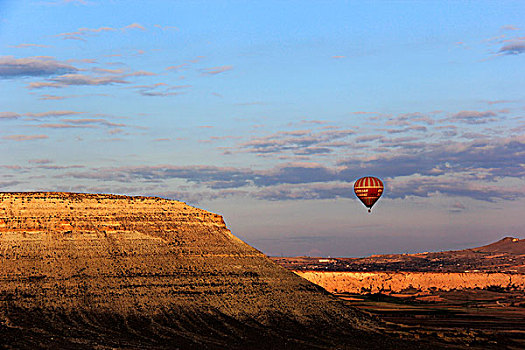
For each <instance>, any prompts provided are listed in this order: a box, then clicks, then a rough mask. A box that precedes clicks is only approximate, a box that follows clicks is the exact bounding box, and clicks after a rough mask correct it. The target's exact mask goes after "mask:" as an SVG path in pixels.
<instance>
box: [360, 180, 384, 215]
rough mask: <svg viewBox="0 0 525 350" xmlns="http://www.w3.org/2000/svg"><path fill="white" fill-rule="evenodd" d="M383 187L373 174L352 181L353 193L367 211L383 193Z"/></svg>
mask: <svg viewBox="0 0 525 350" xmlns="http://www.w3.org/2000/svg"><path fill="white" fill-rule="evenodd" d="M383 188H384V187H383V182H382V181H381V180H379V179H378V178H377V177H373V176H365V177H362V178H360V179H359V180H357V181H356V182H355V183H354V192H355V195H356V196H357V198H359V199H360V200H361V202H363V204H364V205H365V206H366V207H367V208H368V211H370V209H372V206H373V205H374V204H375V202H377V200H378V199H379V197H381V195H382V194H383Z"/></svg>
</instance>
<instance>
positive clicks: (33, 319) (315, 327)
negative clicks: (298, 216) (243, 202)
mask: <svg viewBox="0 0 525 350" xmlns="http://www.w3.org/2000/svg"><path fill="white" fill-rule="evenodd" d="M375 329H376V325H375V323H373V322H372V321H371V320H370V319H369V318H367V317H365V316H363V315H362V314H360V313H358V312H357V311H354V310H353V309H349V308H347V307H345V306H344V305H343V304H341V303H340V302H339V301H337V300H336V299H334V298H333V297H331V296H330V295H328V294H327V293H326V292H324V291H322V290H320V289H319V288H318V287H317V286H315V285H313V284H311V283H309V282H308V281H306V280H304V279H302V278H299V277H298V276H296V275H295V274H293V273H291V272H289V271H286V270H285V269H283V268H281V267H279V266H277V265H275V264H274V263H272V262H271V261H270V260H269V259H267V258H266V257H265V256H264V255H263V254H262V253H260V252H259V251H257V250H256V249H254V248H252V247H250V246H248V245H247V244H245V243H243V242H242V241H241V240H239V239H237V238H236V237H234V236H233V235H232V234H231V233H230V231H229V230H228V229H227V228H226V226H225V224H224V221H223V219H222V217H221V216H219V215H216V214H212V213H209V212H206V211H204V210H200V209H196V208H193V207H190V206H188V205H186V204H184V203H181V202H176V201H170V200H164V199H160V198H145V197H124V196H114V195H96V194H93V195H87V194H72V193H2V194H0V339H1V340H0V345H2V344H3V345H6V346H13V347H15V348H35V347H36V348H42V347H43V348H46V347H48V348H75V349H78V348H83V347H85V348H93V347H100V348H106V347H108V348H113V347H119V348H120V347H123V348H126V347H127V348H141V349H143V348H176V347H180V348H236V347H239V348H283V347H286V346H291V347H293V348H301V347H303V348H312V347H317V348H333V347H340V346H342V347H345V346H349V347H352V348H378V347H384V346H387V347H389V344H390V346H392V347H394V345H392V344H396V343H395V342H393V343H391V342H392V341H391V340H388V339H387V338H385V337H384V336H383V337H375V336H370V334H373V333H371V332H374V330H375ZM385 344H386V345H385ZM0 347H1V346H0Z"/></svg>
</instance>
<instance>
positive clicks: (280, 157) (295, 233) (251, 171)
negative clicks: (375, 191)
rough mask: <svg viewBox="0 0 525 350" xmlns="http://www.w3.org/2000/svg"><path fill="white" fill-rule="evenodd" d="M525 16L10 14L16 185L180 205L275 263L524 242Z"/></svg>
mask: <svg viewBox="0 0 525 350" xmlns="http://www.w3.org/2000/svg"><path fill="white" fill-rule="evenodd" d="M524 10H525V5H524V4H523V2H521V1H515V2H513V1H505V2H494V1H488V2H483V1H476V2H467V1H462V2H452V1H450V2H447V1H421V2H416V1H412V2H399V1H398V2H386V1H301V2H299V1H288V2H283V1H274V2H272V1H264V2H258V3H255V2H248V1H214V2H209V1H160V0H159V1H147V2H145V1H119V0H113V1H109V0H108V1H96V0H85V1H80V0H77V1H75V0H38V1H36V0H35V1H0V47H1V50H2V51H1V53H0V106H1V107H0V150H1V154H2V158H1V159H0V190H1V191H35V190H49V191H76V192H104V193H119V194H128V195H155V196H161V197H165V198H171V199H178V200H182V201H185V202H187V203H189V204H192V205H195V206H198V207H201V208H204V209H207V210H211V211H213V212H217V213H220V214H222V215H224V217H225V220H226V222H227V224H228V226H229V227H230V228H231V230H232V232H233V233H234V234H236V235H237V236H239V237H240V238H242V239H244V240H245V241H246V242H248V243H250V244H252V245H254V246H255V247H256V248H258V249H260V250H262V251H263V252H265V253H267V254H270V255H324V256H327V255H331V256H361V255H367V254H375V253H389V252H416V251H429V250H444V249H460V248H465V247H469V246H475V245H478V244H484V243H488V242H490V241H494V240H497V239H499V238H501V237H503V236H509V235H512V236H518V237H524V235H525V228H524V224H523V219H522V215H523V214H522V213H523V209H524V208H525V181H524V175H525V136H524V135H525V117H524V116H523V114H524V111H525V108H524V107H525V103H524V102H525V98H524V97H525V96H524V91H525V89H524V82H525V73H524V72H525V70H524V69H523V67H524V57H525V24H524V23H523V14H524V13H525V11H524ZM365 175H375V176H378V177H380V178H382V179H383V181H384V183H385V187H386V188H385V192H384V195H383V197H382V198H381V200H380V201H379V202H378V203H377V204H376V206H375V207H374V210H373V213H372V214H371V215H369V214H368V213H367V212H366V209H365V208H364V207H363V206H362V204H361V203H360V202H359V201H358V200H357V198H355V196H354V194H353V188H352V186H353V182H354V181H355V180H356V179H357V178H359V177H361V176H365Z"/></svg>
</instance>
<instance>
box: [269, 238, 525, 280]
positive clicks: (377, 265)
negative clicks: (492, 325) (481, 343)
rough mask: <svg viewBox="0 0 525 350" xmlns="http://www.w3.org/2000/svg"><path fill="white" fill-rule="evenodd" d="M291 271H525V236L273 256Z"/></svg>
mask: <svg viewBox="0 0 525 350" xmlns="http://www.w3.org/2000/svg"><path fill="white" fill-rule="evenodd" d="M272 260H274V261H275V262H276V263H278V264H280V265H282V266H283V267H285V268H287V269H290V270H312V271H412V272H468V271H480V272H507V273H525V239H519V238H514V237H505V238H503V239H501V240H499V241H497V242H495V243H492V244H488V245H485V246H482V247H478V248H470V249H463V250H453V251H445V252H433V253H428V252H425V253H417V254H385V255H374V256H370V257H365V258H322V257H273V258H272Z"/></svg>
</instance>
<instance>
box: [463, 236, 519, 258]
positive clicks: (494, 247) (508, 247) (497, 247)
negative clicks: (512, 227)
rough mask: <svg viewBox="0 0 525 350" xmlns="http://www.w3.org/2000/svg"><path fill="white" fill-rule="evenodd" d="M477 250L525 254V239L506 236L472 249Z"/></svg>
mask: <svg viewBox="0 0 525 350" xmlns="http://www.w3.org/2000/svg"><path fill="white" fill-rule="evenodd" d="M471 250H473V251H475V252H490V253H508V254H519V255H521V254H525V239H519V238H514V237H505V238H503V239H501V240H499V241H497V242H494V243H491V244H488V245H485V246H483V247H479V248H473V249H471Z"/></svg>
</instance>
